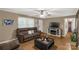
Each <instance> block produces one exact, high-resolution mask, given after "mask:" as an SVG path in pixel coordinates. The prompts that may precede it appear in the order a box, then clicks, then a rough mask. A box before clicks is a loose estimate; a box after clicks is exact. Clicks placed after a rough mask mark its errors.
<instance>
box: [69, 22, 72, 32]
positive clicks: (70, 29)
mask: <svg viewBox="0 0 79 59" xmlns="http://www.w3.org/2000/svg"><path fill="white" fill-rule="evenodd" d="M68 32H72V22H70V21H69V22H68Z"/></svg>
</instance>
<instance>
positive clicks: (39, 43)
mask: <svg viewBox="0 0 79 59" xmlns="http://www.w3.org/2000/svg"><path fill="white" fill-rule="evenodd" d="M34 45H35V47H37V48H39V49H41V50H48V49H49V48H50V47H51V46H52V45H54V40H42V39H41V38H38V39H35V40H34Z"/></svg>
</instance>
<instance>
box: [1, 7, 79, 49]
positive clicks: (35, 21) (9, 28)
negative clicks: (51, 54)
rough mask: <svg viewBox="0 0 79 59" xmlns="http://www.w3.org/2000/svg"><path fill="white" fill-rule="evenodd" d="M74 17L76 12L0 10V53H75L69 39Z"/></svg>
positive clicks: (22, 9)
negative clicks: (65, 51)
mask: <svg viewBox="0 0 79 59" xmlns="http://www.w3.org/2000/svg"><path fill="white" fill-rule="evenodd" d="M78 14H79V12H78V9H77V8H48V9H39V8H36V9H35V8H0V49H2V50H10V49H15V48H16V49H20V50H72V49H78V47H76V46H78V42H77V41H76V42H75V43H74V42H71V39H70V36H73V35H72V34H73V32H74V31H76V32H77V24H78V23H77V20H76V16H78ZM29 34H31V35H29ZM39 38H40V39H41V40H42V39H43V40H42V41H44V40H48V41H49V42H47V43H46V42H43V43H41V42H39ZM16 40H17V41H16ZM76 43H77V44H76ZM71 44H72V45H71Z"/></svg>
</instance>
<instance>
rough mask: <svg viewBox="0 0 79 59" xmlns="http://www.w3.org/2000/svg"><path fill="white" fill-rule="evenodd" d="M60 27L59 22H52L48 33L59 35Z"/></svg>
mask: <svg viewBox="0 0 79 59" xmlns="http://www.w3.org/2000/svg"><path fill="white" fill-rule="evenodd" d="M59 26H60V24H59V23H58V22H51V23H50V24H49V28H48V32H49V33H50V34H53V35H59V31H60V29H59Z"/></svg>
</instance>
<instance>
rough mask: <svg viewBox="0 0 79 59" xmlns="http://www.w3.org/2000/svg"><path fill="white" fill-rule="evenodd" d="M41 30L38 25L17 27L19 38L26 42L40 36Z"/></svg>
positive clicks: (20, 40)
mask: <svg viewBox="0 0 79 59" xmlns="http://www.w3.org/2000/svg"><path fill="white" fill-rule="evenodd" d="M40 33H41V31H39V30H37V28H36V27H31V28H18V29H17V38H18V40H19V42H21V43H22V42H25V41H28V40H31V39H34V38H37V37H39V35H40Z"/></svg>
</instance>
